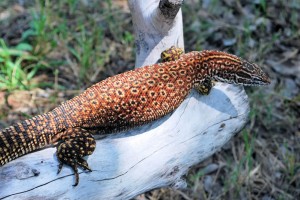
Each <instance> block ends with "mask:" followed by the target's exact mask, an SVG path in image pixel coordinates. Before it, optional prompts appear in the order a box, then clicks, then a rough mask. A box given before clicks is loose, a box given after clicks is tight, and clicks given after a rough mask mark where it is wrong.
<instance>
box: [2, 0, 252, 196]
mask: <svg viewBox="0 0 300 200" xmlns="http://www.w3.org/2000/svg"><path fill="white" fill-rule="evenodd" d="M181 4H182V1H179V0H177V1H176V0H173V1H171V0H169V1H168V0H165V1H164V0H161V1H160V2H159V1H154V0H149V1H142V0H129V5H130V9H131V12H132V17H133V24H134V28H135V36H136V46H137V52H136V55H137V58H136V66H143V65H146V64H153V63H155V62H156V61H157V60H158V58H159V56H160V53H161V51H163V50H164V49H166V48H168V47H170V46H171V45H175V46H179V47H183V35H182V17H181V11H180V6H181ZM248 112H249V106H248V100H247V95H246V94H245V91H244V90H243V88H242V87H237V86H233V85H227V84H217V85H216V86H215V87H214V88H213V89H212V91H211V94H210V95H208V96H201V95H199V94H198V93H197V92H195V91H192V92H191V94H190V95H189V96H188V97H187V98H186V100H185V101H184V102H183V103H182V104H181V105H180V107H179V108H178V109H176V111H174V112H173V113H171V114H169V115H167V116H165V117H163V118H162V119H159V120H157V121H155V122H153V123H150V124H147V125H144V126H141V127H137V128H134V129H132V130H129V131H125V132H123V133H120V134H115V135H114V134H113V135H110V136H108V137H106V138H104V139H102V140H99V141H97V148H96V150H95V152H94V153H93V155H91V156H90V157H89V158H88V162H89V165H90V167H91V168H92V169H93V172H91V173H84V172H82V173H81V174H80V182H79V185H78V186H77V187H72V184H73V183H74V176H73V174H72V171H71V169H69V168H67V167H64V168H63V170H62V172H61V173H60V174H59V175H57V174H56V172H57V165H58V162H57V160H56V158H55V156H54V153H55V148H48V149H45V150H42V151H38V152H35V153H31V154H28V155H26V156H23V157H21V158H19V159H17V160H14V161H12V162H10V163H8V164H6V165H5V166H3V167H1V168H0V199H64V198H66V199H129V198H132V197H134V196H136V195H138V194H140V193H143V192H145V191H148V190H151V189H154V188H159V187H166V186H170V187H175V188H183V187H185V186H186V183H185V181H184V180H183V179H182V178H181V177H182V175H184V174H186V173H187V171H188V169H189V167H190V166H192V165H195V164H197V163H199V162H200V161H201V160H203V159H205V158H207V157H209V156H211V155H212V154H213V153H215V152H216V151H218V150H219V149H220V148H221V147H222V145H224V144H225V143H226V142H227V141H228V140H229V139H230V138H231V137H232V136H234V134H235V133H237V132H238V131H240V130H241V129H242V127H243V126H244V125H245V123H246V121H247V115H248Z"/></svg>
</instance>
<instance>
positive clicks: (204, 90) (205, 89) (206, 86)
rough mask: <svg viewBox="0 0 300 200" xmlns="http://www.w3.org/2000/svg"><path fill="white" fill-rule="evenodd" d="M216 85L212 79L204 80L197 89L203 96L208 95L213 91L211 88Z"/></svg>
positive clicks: (197, 85)
mask: <svg viewBox="0 0 300 200" xmlns="http://www.w3.org/2000/svg"><path fill="white" fill-rule="evenodd" d="M214 85H215V83H214V82H213V81H211V80H210V79H208V78H207V79H204V81H202V82H201V83H198V84H196V85H195V87H194V88H195V89H196V90H197V91H198V92H199V93H200V94H202V95H208V94H209V93H210V91H211V88H212V87H213V86H214Z"/></svg>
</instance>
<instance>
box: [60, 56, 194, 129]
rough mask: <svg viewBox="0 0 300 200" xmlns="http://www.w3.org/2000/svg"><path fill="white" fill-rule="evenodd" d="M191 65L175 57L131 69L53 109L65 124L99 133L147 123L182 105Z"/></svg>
mask: <svg viewBox="0 0 300 200" xmlns="http://www.w3.org/2000/svg"><path fill="white" fill-rule="evenodd" d="M182 63H183V64H182ZM190 69H192V67H190V68H189V66H187V63H185V62H178V61H172V62H168V63H163V64H156V65H152V66H145V67H143V68H139V69H136V70H133V71H128V72H125V73H123V74H119V75H116V76H113V77H110V78H107V79H106V80H104V81H102V82H100V83H98V84H95V85H93V86H91V87H90V88H88V89H87V90H86V91H85V92H83V93H82V94H81V95H79V96H77V97H74V98H73V99H71V100H70V101H67V102H66V103H64V104H62V105H61V106H59V107H58V108H56V109H55V110H54V112H56V113H57V114H56V116H58V117H59V118H60V119H59V120H62V121H64V123H63V124H68V125H70V126H72V127H76V126H80V127H83V128H89V129H94V128H95V129H97V132H98V133H110V132H112V131H118V130H123V129H127V128H130V127H132V126H136V125H140V124H144V123H147V122H149V121H152V120H155V119H157V118H160V117H162V116H164V115H166V114H167V113H169V112H171V111H172V110H174V109H175V108H176V107H178V106H179V105H180V103H181V102H182V101H183V100H184V98H185V97H186V96H187V94H188V92H189V91H190V89H191V88H192V80H193V77H192V76H193V74H192V73H191V72H190ZM66 111H67V112H66ZM66 115H67V116H66ZM60 116H64V119H63V118H62V117H60Z"/></svg>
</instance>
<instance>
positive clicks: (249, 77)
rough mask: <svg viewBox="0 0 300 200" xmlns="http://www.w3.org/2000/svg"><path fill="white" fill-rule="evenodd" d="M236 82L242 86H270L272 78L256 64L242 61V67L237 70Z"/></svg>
mask: <svg viewBox="0 0 300 200" xmlns="http://www.w3.org/2000/svg"><path fill="white" fill-rule="evenodd" d="M235 80H236V82H237V83H238V84H242V85H268V84H270V83H271V80H270V78H269V77H268V76H267V74H266V73H265V72H263V71H262V69H261V68H260V67H259V66H258V65H257V64H255V63H251V62H249V61H247V60H243V59H241V65H240V66H239V67H238V68H237V72H236V74H235Z"/></svg>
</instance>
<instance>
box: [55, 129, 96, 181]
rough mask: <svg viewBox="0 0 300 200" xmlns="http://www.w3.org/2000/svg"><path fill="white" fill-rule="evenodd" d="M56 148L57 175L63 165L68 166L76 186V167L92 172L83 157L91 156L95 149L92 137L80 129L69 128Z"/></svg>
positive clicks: (77, 175)
mask: <svg viewBox="0 0 300 200" xmlns="http://www.w3.org/2000/svg"><path fill="white" fill-rule="evenodd" d="M65 132H66V133H64V134H63V136H62V138H61V141H62V142H60V143H59V144H58V146H57V152H56V154H57V158H58V160H59V163H60V164H59V167H58V172H57V173H59V172H60V171H61V169H62V167H63V164H66V165H69V166H70V167H71V168H72V169H73V170H74V173H75V184H74V185H73V186H76V185H78V182H79V174H78V169H77V167H78V166H79V167H82V168H83V169H85V170H88V171H92V170H91V169H90V168H89V166H88V163H87V161H86V160H84V158H83V157H84V156H87V155H91V154H92V153H93V151H94V150H95V148H96V141H95V139H94V137H93V135H92V134H91V133H90V132H88V131H87V130H85V129H82V128H70V129H67V130H66V131H65Z"/></svg>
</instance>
